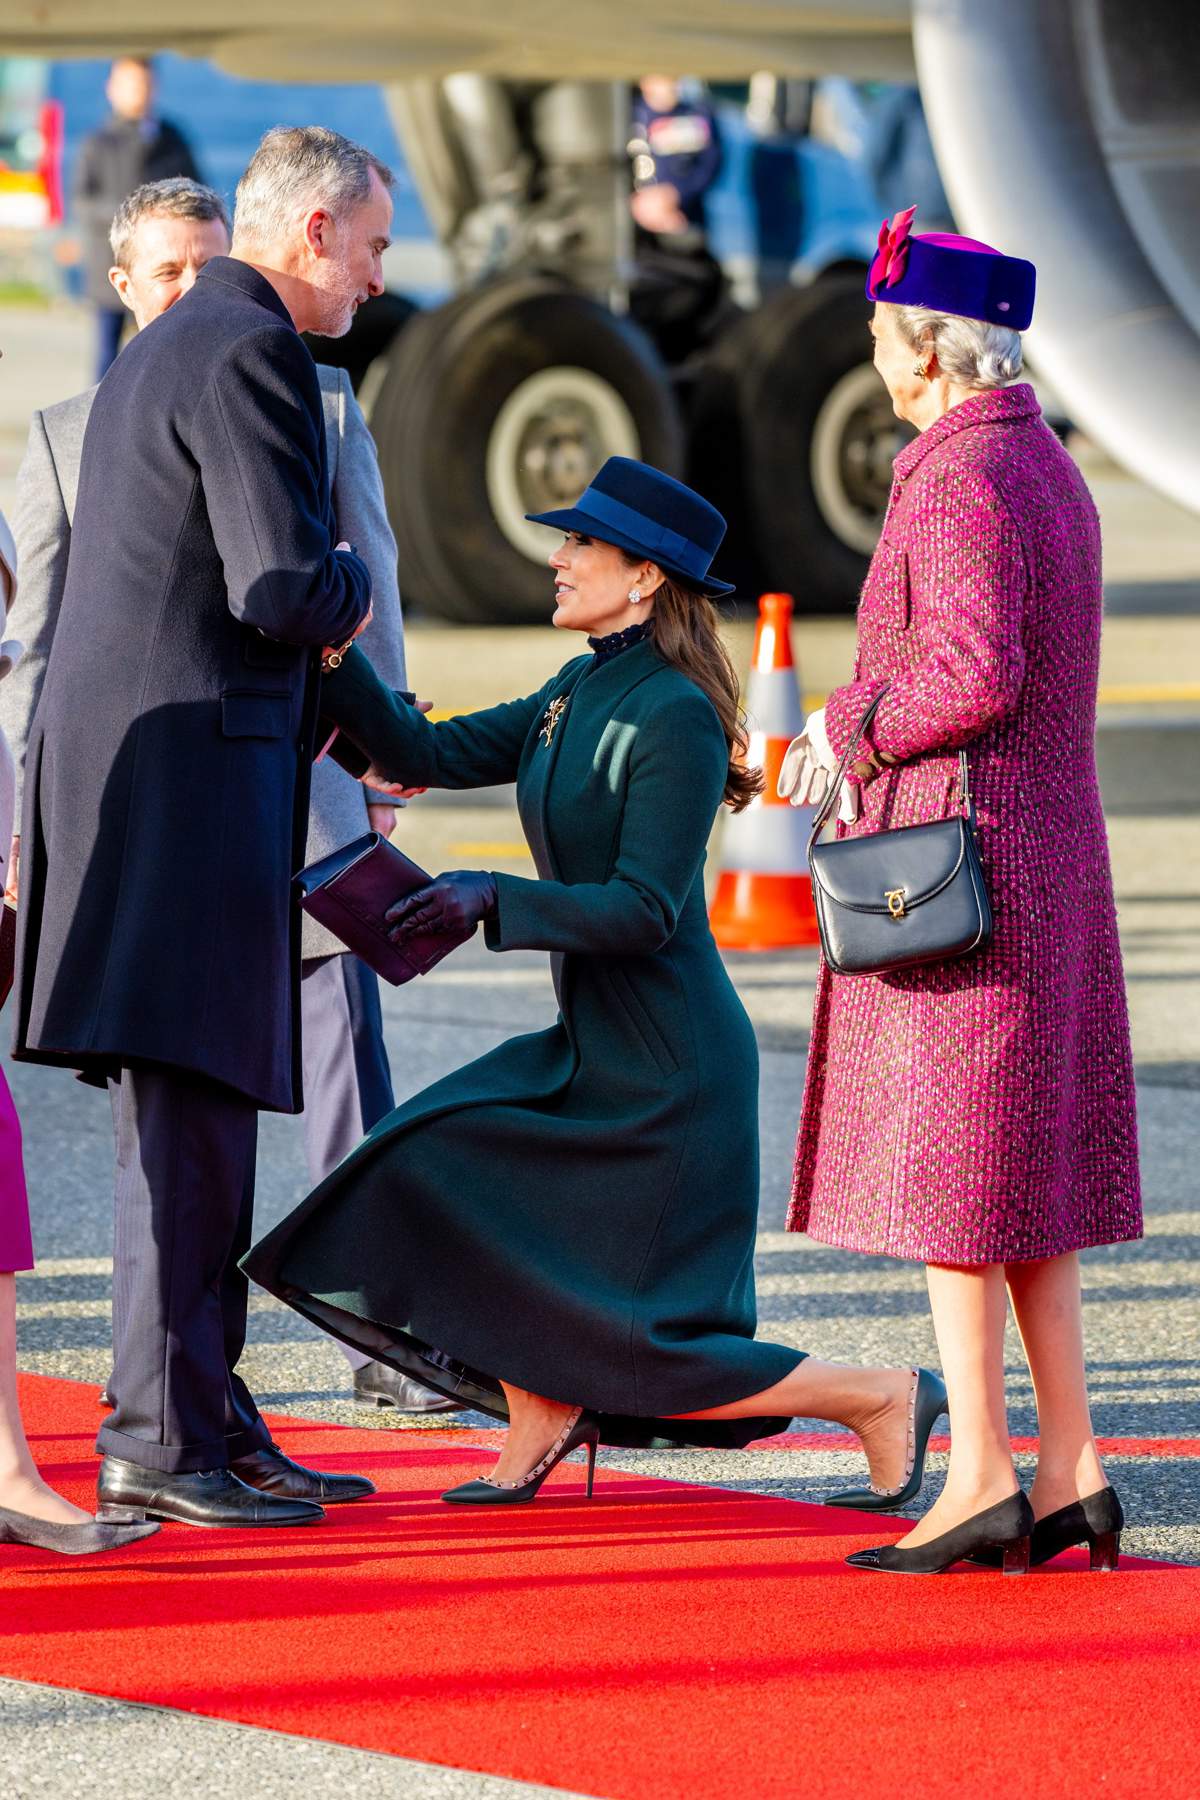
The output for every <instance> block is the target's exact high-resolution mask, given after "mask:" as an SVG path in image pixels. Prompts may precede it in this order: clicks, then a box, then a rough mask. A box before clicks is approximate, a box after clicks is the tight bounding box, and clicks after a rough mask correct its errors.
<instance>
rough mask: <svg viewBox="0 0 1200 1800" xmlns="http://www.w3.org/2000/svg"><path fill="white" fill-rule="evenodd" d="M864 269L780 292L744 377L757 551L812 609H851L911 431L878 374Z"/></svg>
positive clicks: (760, 325)
mask: <svg viewBox="0 0 1200 1800" xmlns="http://www.w3.org/2000/svg"><path fill="white" fill-rule="evenodd" d="M868 316H869V303H868V301H867V300H866V298H865V296H864V294H863V285H862V278H861V276H859V275H857V274H853V275H837V276H829V277H824V278H821V279H819V280H817V281H815V282H813V283H812V285H811V286H809V287H805V288H787V289H784V290H783V291H781V292H780V293H777V294H774V295H773V296H772V297H771V299H770V300H768V301H767V303H766V304H765V305H764V306H762V307H761V308H760V309H759V311H758V313H757V314H756V315H755V319H756V324H757V329H756V331H755V332H754V334H753V336H752V338H751V339H750V341H749V344H748V346H747V348H748V354H747V356H746V360H745V362H744V365H743V371H742V376H741V382H740V401H741V409H742V428H743V437H744V441H745V443H746V446H747V451H748V458H749V473H750V480H749V499H750V508H751V516H752V521H753V526H754V531H755V539H756V547H757V550H758V553H759V556H760V558H761V562H762V565H763V568H764V570H765V573H766V575H767V577H768V579H769V582H770V585H771V586H772V587H779V588H782V589H784V590H785V591H786V592H789V593H792V594H794V595H795V598H796V603H797V607H798V609H799V610H800V611H802V612H810V613H820V612H847V611H850V610H852V608H853V607H854V605H855V603H856V601H857V598H858V593H859V589H860V588H861V586H862V580H863V576H864V575H865V574H866V569H867V563H868V561H869V560H870V555H871V551H872V549H873V548H874V545H875V541H876V539H877V537H878V534H879V527H880V525H881V523H882V520H883V511H884V507H885V506H886V503H887V498H888V494H889V492H890V489H891V465H892V459H893V458H894V456H895V455H896V452H897V451H898V450H899V449H900V447H901V445H902V444H903V443H904V442H905V441H906V440H907V437H908V436H911V432H909V431H908V429H907V427H904V426H902V425H901V424H900V422H899V421H898V420H897V419H896V417H895V415H894V414H893V412H892V407H891V402H890V400H889V399H888V397H887V393H886V391H885V389H884V386H883V383H882V382H881V381H880V379H879V376H878V375H877V374H876V373H875V369H874V367H873V365H872V360H871V345H870V338H869V336H868V334H867V320H868Z"/></svg>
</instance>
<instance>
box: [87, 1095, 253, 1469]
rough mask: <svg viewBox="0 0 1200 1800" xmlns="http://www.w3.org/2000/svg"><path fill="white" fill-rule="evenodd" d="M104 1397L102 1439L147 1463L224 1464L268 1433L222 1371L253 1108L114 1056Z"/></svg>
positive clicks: (235, 1344) (233, 1319) (239, 1386)
mask: <svg viewBox="0 0 1200 1800" xmlns="http://www.w3.org/2000/svg"><path fill="white" fill-rule="evenodd" d="M113 1086H114V1087H115V1088H116V1090H117V1091H116V1093H115V1094H114V1097H113V1100H114V1117H115V1120H116V1127H117V1205H116V1226H115V1232H114V1240H113V1383H112V1391H113V1399H114V1401H115V1402H116V1404H115V1407H114V1410H113V1412H112V1414H111V1416H110V1417H109V1419H108V1420H107V1421H106V1423H105V1424H104V1425H102V1426H101V1428H100V1434H99V1437H98V1438H97V1441H96V1447H97V1449H98V1450H100V1451H101V1452H103V1453H105V1454H108V1455H111V1456H119V1457H123V1458H124V1459H125V1460H127V1461H129V1462H136V1463H141V1464H142V1465H144V1466H145V1467H147V1468H152V1469H163V1470H178V1471H188V1470H195V1469H215V1468H225V1467H227V1466H228V1464H229V1463H230V1462H231V1461H232V1460H233V1459H234V1458H235V1457H237V1456H241V1455H243V1454H244V1453H245V1452H246V1451H247V1450H251V1449H254V1448H255V1447H257V1446H259V1445H264V1444H268V1443H269V1442H270V1435H269V1433H268V1431H267V1429H266V1427H265V1425H263V1423H262V1421H261V1419H260V1418H259V1416H258V1411H257V1408H256V1407H255V1405H254V1402H253V1400H252V1399H251V1398H250V1395H249V1393H248V1392H247V1391H246V1388H245V1385H244V1384H243V1383H242V1382H241V1380H240V1379H239V1378H238V1377H236V1376H233V1375H232V1374H231V1370H230V1365H229V1360H228V1356H229V1354H230V1353H232V1354H233V1356H234V1358H235V1359H236V1356H237V1354H239V1353H240V1351H241V1346H242V1342H243V1340H244V1337H245V1320H246V1283H245V1281H244V1279H243V1278H242V1277H241V1275H240V1274H238V1273H237V1272H236V1270H231V1267H230V1264H231V1262H234V1261H235V1260H236V1257H237V1256H238V1255H239V1254H240V1252H241V1250H243V1249H245V1247H246V1246H247V1245H248V1243H249V1241H250V1238H249V1232H250V1208H251V1204H252V1199H253V1193H254V1155H255V1147H256V1142H257V1136H258V1112H257V1109H256V1108H255V1107H254V1105H253V1104H252V1102H250V1101H249V1100H246V1099H245V1098H243V1097H242V1096H241V1095H238V1094H235V1093H234V1092H232V1090H231V1089H228V1088H222V1087H220V1086H218V1085H217V1084H215V1083H211V1082H205V1081H202V1080H200V1079H199V1078H198V1077H195V1076H190V1075H187V1074H185V1073H183V1072H182V1071H176V1070H170V1069H164V1068H155V1067H149V1068H136V1069H123V1070H122V1072H121V1077H120V1081H119V1083H114V1084H113Z"/></svg>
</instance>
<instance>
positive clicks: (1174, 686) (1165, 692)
mask: <svg viewBox="0 0 1200 1800" xmlns="http://www.w3.org/2000/svg"><path fill="white" fill-rule="evenodd" d="M1096 697H1097V699H1098V700H1099V702H1100V704H1101V706H1146V705H1149V706H1154V705H1155V704H1157V705H1160V706H1166V705H1170V703H1171V702H1172V701H1173V700H1175V701H1178V700H1200V681H1117V682H1109V683H1107V684H1106V685H1105V686H1104V687H1102V688H1101V689H1100V692H1099V694H1098V695H1097V696H1096Z"/></svg>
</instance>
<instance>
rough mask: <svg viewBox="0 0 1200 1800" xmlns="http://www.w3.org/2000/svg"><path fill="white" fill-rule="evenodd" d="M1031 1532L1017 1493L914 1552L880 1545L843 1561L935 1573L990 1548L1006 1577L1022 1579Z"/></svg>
mask: <svg viewBox="0 0 1200 1800" xmlns="http://www.w3.org/2000/svg"><path fill="white" fill-rule="evenodd" d="M1032 1532H1033V1508H1032V1506H1030V1504H1029V1501H1028V1500H1027V1499H1026V1497H1025V1495H1024V1494H1023V1493H1016V1494H1010V1495H1009V1497H1008V1499H1007V1500H1001V1501H999V1502H998V1504H997V1505H995V1506H988V1507H985V1509H984V1510H983V1512H980V1513H974V1514H973V1515H972V1516H971V1518H969V1519H964V1520H963V1522H962V1524H961V1525H956V1526H955V1527H954V1529H953V1530H952V1531H943V1533H942V1535H941V1536H940V1537H935V1538H930V1540H929V1542H928V1543H927V1544H918V1545H917V1547H916V1548H915V1549H913V1550H902V1549H901V1548H900V1546H899V1545H898V1544H879V1545H877V1546H876V1547H875V1548H874V1549H871V1550H855V1551H854V1552H853V1554H852V1555H850V1556H848V1557H847V1558H846V1561H847V1562H848V1563H849V1564H850V1566H851V1568H854V1569H878V1570H879V1571H880V1572H881V1573H882V1574H886V1575H940V1574H942V1573H943V1571H944V1570H946V1569H949V1568H950V1567H951V1566H952V1565H953V1564H954V1563H956V1562H970V1561H972V1560H974V1559H976V1558H977V1557H978V1556H979V1553H980V1551H981V1550H995V1551H996V1553H997V1557H998V1562H999V1566H1000V1567H1001V1568H1002V1569H1003V1570H1004V1573H1005V1574H1006V1575H1024V1574H1025V1573H1026V1571H1027V1570H1028V1568H1029V1539H1030V1536H1031V1535H1032Z"/></svg>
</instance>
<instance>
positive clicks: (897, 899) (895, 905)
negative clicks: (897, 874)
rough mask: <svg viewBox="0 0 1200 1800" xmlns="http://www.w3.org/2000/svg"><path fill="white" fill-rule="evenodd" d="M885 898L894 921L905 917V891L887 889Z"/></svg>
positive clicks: (884, 894)
mask: <svg viewBox="0 0 1200 1800" xmlns="http://www.w3.org/2000/svg"><path fill="white" fill-rule="evenodd" d="M883 897H884V899H885V900H886V901H887V903H888V911H889V912H890V913H891V915H892V917H893V919H902V918H903V917H904V889H903V888H885V889H884V891H883Z"/></svg>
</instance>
